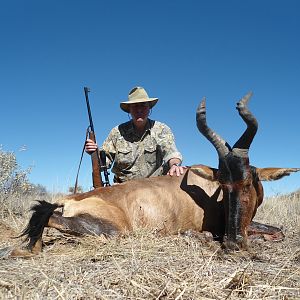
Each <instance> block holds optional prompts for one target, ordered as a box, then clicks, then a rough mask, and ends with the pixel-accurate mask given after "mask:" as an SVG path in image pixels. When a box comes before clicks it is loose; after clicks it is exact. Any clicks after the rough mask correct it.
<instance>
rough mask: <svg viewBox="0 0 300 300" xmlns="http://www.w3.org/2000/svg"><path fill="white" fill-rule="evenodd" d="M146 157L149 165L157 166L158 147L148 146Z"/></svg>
mask: <svg viewBox="0 0 300 300" xmlns="http://www.w3.org/2000/svg"><path fill="white" fill-rule="evenodd" d="M144 150H145V151H144V155H145V160H146V162H147V163H148V164H149V165H156V164H157V158H156V147H155V146H152V145H146V146H145V147H144Z"/></svg>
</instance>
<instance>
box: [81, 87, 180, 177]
mask: <svg viewBox="0 0 300 300" xmlns="http://www.w3.org/2000/svg"><path fill="white" fill-rule="evenodd" d="M157 101H158V98H149V96H148V94H147V92H146V91H145V89H144V88H142V87H135V88H133V89H132V90H131V91H130V92H129V95H128V101H123V102H121V103H120V107H121V109H122V110H123V111H125V112H127V113H129V114H130V115H131V120H130V121H128V122H126V123H123V124H121V125H119V126H117V127H115V128H113V129H112V130H111V132H110V134H109V135H108V137H107V139H106V140H105V141H104V143H103V145H102V150H104V151H105V152H106V155H107V158H108V164H109V165H111V164H112V163H113V168H112V172H113V173H114V174H115V176H114V182H116V183H120V182H124V181H127V180H131V179H135V178H145V177H150V176H158V175H163V174H168V175H170V176H173V175H176V176H180V175H181V174H183V169H184V167H182V166H181V162H182V155H181V154H180V153H179V152H178V150H177V148H176V145H175V140H174V136H173V133H172V131H171V129H170V128H169V127H168V126H167V125H165V124H163V123H161V122H158V121H154V120H151V119H149V118H148V117H149V113H150V110H151V109H152V107H153V106H154V105H155V104H156V103H157ZM96 150H97V145H96V144H95V143H94V142H93V141H92V140H90V139H87V140H86V145H85V151H86V152H87V153H89V154H91V153H92V152H94V151H96Z"/></svg>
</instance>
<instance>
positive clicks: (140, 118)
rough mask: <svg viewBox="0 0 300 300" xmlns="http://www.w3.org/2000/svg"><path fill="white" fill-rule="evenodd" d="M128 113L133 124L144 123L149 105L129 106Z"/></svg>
mask: <svg viewBox="0 0 300 300" xmlns="http://www.w3.org/2000/svg"><path fill="white" fill-rule="evenodd" d="M129 112H130V114H131V117H132V120H133V121H134V123H136V124H138V123H145V122H146V121H147V119H148V115H149V112H150V107H149V103H147V102H146V103H135V104H130V106H129Z"/></svg>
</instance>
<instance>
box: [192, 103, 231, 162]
mask: <svg viewBox="0 0 300 300" xmlns="http://www.w3.org/2000/svg"><path fill="white" fill-rule="evenodd" d="M196 121H197V127H198V129H199V131H200V132H201V133H202V134H203V135H204V136H205V137H206V138H207V139H208V140H209V141H210V142H211V143H212V144H213V146H214V147H215V148H216V150H217V152H218V155H219V157H224V156H225V155H226V154H228V152H229V149H228V147H227V146H226V142H225V141H224V140H223V139H222V138H221V137H220V136H219V135H218V134H217V133H215V132H214V131H212V130H211V129H210V128H209V127H208V126H207V123H206V99H205V97H204V98H203V99H202V101H201V102H200V104H199V106H198V108H197V113H196Z"/></svg>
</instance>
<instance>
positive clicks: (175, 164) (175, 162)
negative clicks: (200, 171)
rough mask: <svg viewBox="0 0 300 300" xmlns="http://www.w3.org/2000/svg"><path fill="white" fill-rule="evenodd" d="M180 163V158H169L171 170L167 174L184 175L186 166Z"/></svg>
mask: <svg viewBox="0 0 300 300" xmlns="http://www.w3.org/2000/svg"><path fill="white" fill-rule="evenodd" d="M180 163H181V161H180V159H178V158H171V159H170V160H169V165H170V170H169V172H168V173H167V174H168V175H170V176H174V175H176V176H180V175H182V174H183V172H184V169H186V167H182V166H180Z"/></svg>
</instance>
